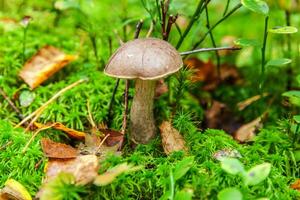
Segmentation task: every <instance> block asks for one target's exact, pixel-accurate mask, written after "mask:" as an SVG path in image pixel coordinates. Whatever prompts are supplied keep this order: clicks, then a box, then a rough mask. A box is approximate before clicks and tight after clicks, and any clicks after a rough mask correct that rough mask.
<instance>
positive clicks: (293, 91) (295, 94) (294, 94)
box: [282, 90, 300, 98]
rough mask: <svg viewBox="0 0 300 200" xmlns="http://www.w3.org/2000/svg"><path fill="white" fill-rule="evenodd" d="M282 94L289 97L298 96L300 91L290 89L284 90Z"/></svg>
mask: <svg viewBox="0 0 300 200" xmlns="http://www.w3.org/2000/svg"><path fill="white" fill-rule="evenodd" d="M282 96H284V97H289V98H300V91H298V90H291V91H288V92H284V93H283V94H282Z"/></svg>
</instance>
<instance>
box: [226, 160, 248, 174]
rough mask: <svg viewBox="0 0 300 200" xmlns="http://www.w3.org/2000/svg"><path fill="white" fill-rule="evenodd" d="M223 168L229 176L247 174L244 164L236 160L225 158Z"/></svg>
mask: <svg viewBox="0 0 300 200" xmlns="http://www.w3.org/2000/svg"><path fill="white" fill-rule="evenodd" d="M221 167H222V169H223V170H224V171H226V172H227V173H229V174H238V173H243V172H245V170H244V166H243V164H242V163H241V162H240V161H239V160H238V159H235V158H224V159H223V160H221Z"/></svg>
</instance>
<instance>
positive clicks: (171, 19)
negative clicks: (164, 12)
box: [163, 14, 178, 41]
mask: <svg viewBox="0 0 300 200" xmlns="http://www.w3.org/2000/svg"><path fill="white" fill-rule="evenodd" d="M177 18H178V14H176V15H175V16H173V15H170V16H169V20H168V25H167V30H166V33H165V35H164V38H163V39H164V40H166V41H168V39H169V35H170V32H171V28H172V25H173V24H174V23H175V22H176V20H177Z"/></svg>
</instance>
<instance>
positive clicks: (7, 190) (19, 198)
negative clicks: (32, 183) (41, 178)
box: [0, 179, 32, 200]
mask: <svg viewBox="0 0 300 200" xmlns="http://www.w3.org/2000/svg"><path fill="white" fill-rule="evenodd" d="M0 199H1V200H31V199H32V198H31V196H30V194H29V192H28V191H27V190H26V188H25V187H24V186H23V185H22V184H21V183H19V182H18V181H16V180H14V179H8V180H7V181H6V182H5V185H4V188H3V189H1V190H0Z"/></svg>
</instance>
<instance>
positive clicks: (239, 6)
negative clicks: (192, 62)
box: [193, 3, 242, 49]
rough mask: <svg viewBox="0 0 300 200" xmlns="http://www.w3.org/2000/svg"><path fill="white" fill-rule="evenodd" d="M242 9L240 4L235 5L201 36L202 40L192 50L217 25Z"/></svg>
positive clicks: (195, 46) (198, 43)
mask: <svg viewBox="0 0 300 200" xmlns="http://www.w3.org/2000/svg"><path fill="white" fill-rule="evenodd" d="M241 7H242V4H241V3H239V4H237V5H236V6H235V7H234V8H233V9H232V10H231V11H230V12H228V13H227V14H226V15H225V16H223V17H222V18H221V19H220V20H219V21H217V22H216V23H215V24H214V25H213V26H211V27H210V29H209V30H208V31H207V32H206V33H205V34H204V35H203V36H202V38H201V39H200V40H199V41H198V42H197V43H196V44H195V45H194V46H193V49H196V48H197V47H198V46H199V45H200V44H201V43H202V42H203V41H204V40H205V38H206V37H207V36H208V35H209V33H210V32H211V31H212V30H214V29H215V28H216V27H217V26H218V25H219V24H221V23H222V22H223V21H224V20H226V19H227V18H228V17H230V16H231V15H232V14H233V13H234V12H235V11H237V10H238V9H239V8H241Z"/></svg>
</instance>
